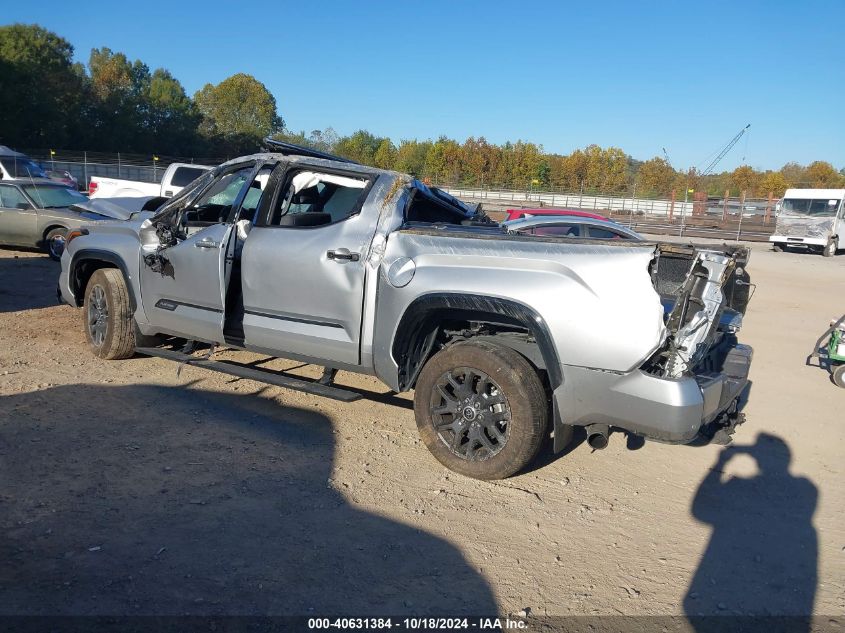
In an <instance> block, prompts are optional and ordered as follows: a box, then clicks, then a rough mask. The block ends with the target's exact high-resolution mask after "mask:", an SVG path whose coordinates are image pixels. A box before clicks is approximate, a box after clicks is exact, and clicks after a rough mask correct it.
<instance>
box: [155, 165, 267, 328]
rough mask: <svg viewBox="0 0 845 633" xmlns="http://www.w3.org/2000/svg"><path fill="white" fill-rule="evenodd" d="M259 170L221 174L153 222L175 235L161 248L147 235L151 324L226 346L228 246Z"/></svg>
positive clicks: (247, 167) (246, 168) (237, 169)
mask: <svg viewBox="0 0 845 633" xmlns="http://www.w3.org/2000/svg"><path fill="white" fill-rule="evenodd" d="M255 169H256V167H255V164H254V162H249V163H246V164H244V163H241V164H239V165H237V166H234V167H233V168H232V169H230V170H228V171H225V172H221V173H220V174H219V175H218V176H217V177H216V178H215V179H213V180H212V181H211V182H210V183H209V184H208V186H207V187H206V188H205V190H204V191H203V192H202V193H200V194H199V195H198V196H197V197H195V198H194V199H193V200H191V201H186V202H185V206H184V207H182V208H180V207H175V208H173V209H168V210H167V211H165V212H164V214H163V215H162V216H157V217H156V218H154V222H153V226H152V227H149V228H145V229H143V231H144V232H147V233H148V234H149V233H153V234H154V233H155V231H156V230H159V231H160V230H161V228H162V227H164V228H166V229H168V230H169V231H171V232H172V233H173V234H174V236H175V238H176V239H175V243H173V244H171V245H169V246H166V247H165V248H163V249H161V250H159V249H158V248H157V245H156V244H153V243H152V242H154V240H152V239H148V238H149V235H147V236H144V235H142V240H143V241H144V243H145V244H149V245H148V246H144V247H142V250H141V257H142V261H141V267H140V268H141V297H142V301H143V306H144V312H145V313H146V315H147V318H148V319H149V321H150V322H151V323H152V324H154V325H156V326H157V327H160V328H162V330H164V331H167V332H170V333H173V334H179V335H182V336H185V337H187V338H191V339H197V340H202V341H207V342H222V340H223V337H222V332H223V305H224V298H225V285H226V276H227V272H228V270H227V259H226V253H227V247H228V245H229V239H230V237H231V235H232V230H233V227H234V222H233V218H232V213H233V209H236V208H237V207H238V205H239V204H240V202H241V201H242V200H243V198H244V196H245V194H246V192H247V190H248V189H249V185H250V183H251V182H252V176H253V174H254V171H255Z"/></svg>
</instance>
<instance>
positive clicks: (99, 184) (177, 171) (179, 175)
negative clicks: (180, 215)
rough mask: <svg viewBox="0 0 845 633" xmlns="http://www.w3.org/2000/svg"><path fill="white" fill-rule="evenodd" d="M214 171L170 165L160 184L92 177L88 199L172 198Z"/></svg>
mask: <svg viewBox="0 0 845 633" xmlns="http://www.w3.org/2000/svg"><path fill="white" fill-rule="evenodd" d="M212 169H214V167H209V166H208V165H195V164H193V163H172V164H170V165H169V166H168V167H167V169H165V171H164V175H163V176H162V177H161V183H155V182H140V181H137V180H120V179H118V178H106V177H104V176H92V177H91V182H90V184H89V185H88V197H89V198H148V199H152V198H172V197H173V196H175V195H176V194H177V193H179V192H180V191H182V189H183V188H184V187H186V186H187V185H189V184H191V183H192V182H193V181H194V180H196V179H197V178H199V177H200V176H202V175H203V174H204V173H205V172H207V171H210V170H212Z"/></svg>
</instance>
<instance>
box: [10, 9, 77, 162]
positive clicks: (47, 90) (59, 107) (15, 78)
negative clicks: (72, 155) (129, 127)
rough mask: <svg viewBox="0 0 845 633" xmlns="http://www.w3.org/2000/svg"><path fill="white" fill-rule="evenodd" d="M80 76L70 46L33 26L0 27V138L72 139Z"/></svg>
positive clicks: (29, 142)
mask: <svg viewBox="0 0 845 633" xmlns="http://www.w3.org/2000/svg"><path fill="white" fill-rule="evenodd" d="M84 88H85V77H84V74H83V72H82V69H81V68H80V67H79V66H77V65H74V63H73V46H71V44H70V43H69V42H68V41H67V40H65V39H64V38H61V37H59V36H58V35H56V34H55V33H52V32H51V31H48V30H46V29H44V28H42V27H40V26H37V25H28V24H12V25H9V26H2V27H0V143H4V144H7V145H11V146H18V147H21V146H23V147H32V146H37V147H42V148H46V147H62V146H66V145H68V144H71V143H73V142H75V141H76V139H77V138H78V136H79V134H80V131H81V130H82V129H83V128H84V122H83V121H82V117H81V112H82V109H81V106H82V103H83V96H84V94H83V93H84Z"/></svg>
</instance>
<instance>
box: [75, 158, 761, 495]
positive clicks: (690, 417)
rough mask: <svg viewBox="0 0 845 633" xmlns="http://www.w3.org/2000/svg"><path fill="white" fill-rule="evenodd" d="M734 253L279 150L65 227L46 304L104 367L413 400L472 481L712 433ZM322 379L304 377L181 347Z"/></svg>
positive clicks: (426, 429) (431, 436) (721, 434)
mask: <svg viewBox="0 0 845 633" xmlns="http://www.w3.org/2000/svg"><path fill="white" fill-rule="evenodd" d="M747 256H748V253H747V251H746V250H745V249H742V248H737V247H727V246H706V247H702V246H693V245H678V244H656V243H653V242H629V241H624V242H623V241H620V240H615V241H602V240H578V239H572V238H558V237H540V236H523V235H515V234H508V233H506V232H505V231H504V230H503V229H501V228H500V227H499V226H498V225H496V224H495V223H493V222H490V221H489V220H488V219H487V218H486V217H485V216H484V214H483V213H481V212H480V210H479V209H477V208H474V207H472V206H470V205H467V204H464V203H462V202H461V201H459V200H457V199H455V198H453V197H451V196H449V195H447V194H445V193H443V192H442V191H439V190H437V189H435V188H431V187H428V186H426V185H425V184H423V183H421V182H419V181H417V180H415V179H414V178H412V177H410V176H407V175H403V174H399V173H396V172H391V171H384V170H380V169H375V168H372V167H366V166H363V165H359V164H355V163H351V162H347V161H344V160H342V159H338V158H336V157H331V156H328V155H322V154H320V153H318V152H313V151H310V150H306V149H304V148H297V147H296V146H289V145H285V144H278V145H276V146H274V147H273V151H272V152H268V153H261V154H256V155H252V156H247V157H243V158H238V159H236V160H232V161H230V162H227V163H225V164H223V165H221V166H219V167H218V168H216V169H215V170H213V171H212V172H209V173H208V174H205V175H204V176H202V177H201V178H200V179H198V180H197V181H196V182H195V183H193V184H192V185H191V186H190V187H187V188H186V189H185V190H184V191H182V192H181V193H180V194H179V195H178V196H177V197H175V198H173V199H172V200H171V201H170V202H169V203H167V204H166V205H165V206H164V207H163V208H161V209H160V210H159V211H158V212H157V213H156V214H155V215H154V216H151V214H142V216H141V217H139V218H137V219H133V220H129V221H124V222H101V223H99V224H98V225H96V226H89V227H85V226H83V227H80V228H79V229H77V230H75V231H72V232H71V233H70V234H69V235H68V241H67V246H66V249H65V252H64V254H63V256H62V270H61V276H60V280H59V293H60V295H61V298H62V299H63V300H64V301H65V302H67V303H69V304H71V305H74V306H79V307H82V308H83V310H82V316H83V319H82V320H83V326H84V329H85V334H86V337H87V340H88V343H89V345H90V348H91V350H92V351H93V353H94V354H96V355H97V356H99V357H100V358H104V359H119V358H127V357H129V356H131V355H133V353H135V352H136V351H137V352H140V353H142V354H148V355H156V356H163V357H165V358H171V359H173V360H178V361H183V362H191V363H195V364H197V365H201V366H204V367H207V368H208V369H212V370H218V371H224V372H227V373H231V374H234V375H238V376H242V377H245V378H251V379H256V380H263V381H265V382H268V383H271V384H277V385H281V386H285V387H290V388H294V389H301V390H303V391H308V392H311V393H317V394H321V395H325V396H328V397H333V398H337V399H340V400H351V399H354V398H357V397H360V394H357V393H355V392H354V391H352V390H350V389H348V388H341V387H339V386H337V385H336V384H334V383H333V378H334V373H335V372H336V371H337V370H338V369H340V370H346V371H352V372H358V373H363V374H371V375H375V376H377V377H378V378H379V379H380V380H382V381H383V382H384V383H385V384H386V385H388V386H389V387H390V389H392V390H394V391H396V392H402V391H407V390H410V389H414V390H415V394H414V411H415V417H416V422H417V427H418V430H419V433H420V436H421V437H422V439H423V440H424V442H425V444H426V446H427V447H428V448H429V450H430V451H431V452H432V453H433V454H434V456H435V457H436V458H437V459H438V460H439V461H440V462H442V463H443V464H444V465H445V466H447V467H448V468H451V469H453V470H455V471H457V472H460V473H463V474H465V475H468V476H471V477H477V478H483V479H494V478H502V477H507V476H509V475H512V474H514V473H516V472H517V471H519V470H520V469H522V468H524V467H525V466H526V465H527V464H528V463H529V462H530V461H531V460H532V459H533V458H534V457H535V455H536V454H537V452H538V450H539V449H540V447H541V445H542V444H543V442H544V441H546V440H547V439H548V437H549V435H550V434H552V435H553V438H554V448H555V449H556V450H560V449H562V448H563V447H564V446H565V445H566V444H567V443H568V442H569V441H570V440H571V438H572V436H573V430H574V427H577V426H581V427H586V434H587V437H588V442H589V443H590V445H591V446H593V447H594V448H602V447H604V445H605V444H606V443H607V437H608V433H609V431H610V429H611V428H616V429H620V430H624V431H626V432H628V433H630V434H634V435H639V436H643V437H647V438H651V439H655V440H658V441H662V442H671V443H691V442H700V441H719V442H725V441H729V439H730V438H729V435H730V434H731V433H733V432H734V429H735V427H736V425H737V424H738V423H739V422H741V421H742V414H741V413H740V412H739V407H738V402H739V397H740V395H741V393H742V392H743V389H744V387H745V385H746V383H747V376H748V370H749V366H750V362H751V349H750V348H749V347H747V346H745V345H741V344H739V343H737V339H736V332H737V330H738V329H739V327H740V325H741V323H742V314H743V313H744V310H745V305H746V303H747V301H748V297H749V288H750V282H749V278H748V275H747V273H746V271H745V263H746V260H747ZM217 345H224V346H226V347H229V348H238V349H245V350H249V351H251V352H257V353H260V354H265V355H268V356H272V357H284V358H289V359H297V360H301V361H304V362H308V363H313V364H317V365H321V366H323V367H325V368H326V369H325V371H324V374H323V378H322V379H321V380H319V381H307V380H304V379H302V378H298V377H294V376H291V375H290V374H285V373H283V372H275V371H270V370H262V369H259V368H257V367H256V365H255V363H250V364H246V363H237V362H234V361H230V360H222V361H221V360H215V359H214V357H213V355H212V354H209V353H206V354H205V355H204V356H202V357H198V356H197V355H196V350H197V349H198V348H200V347H203V348H207V347H210V351H211V352H213V351H214V347H215V346H217Z"/></svg>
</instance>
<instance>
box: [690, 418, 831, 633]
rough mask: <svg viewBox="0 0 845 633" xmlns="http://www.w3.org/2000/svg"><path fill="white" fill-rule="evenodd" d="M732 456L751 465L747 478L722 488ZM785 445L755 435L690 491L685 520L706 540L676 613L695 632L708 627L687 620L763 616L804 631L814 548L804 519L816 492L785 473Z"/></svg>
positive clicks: (774, 438) (811, 529) (725, 452)
mask: <svg viewBox="0 0 845 633" xmlns="http://www.w3.org/2000/svg"><path fill="white" fill-rule="evenodd" d="M737 455H748V456H750V457H751V458H753V459H754V460H755V461H756V463H757V470H758V473H757V474H756V475H754V476H752V477H747V478H746V477H729V478H727V480H723V477H724V473H723V471H724V470H725V467H726V465H727V464H728V462H730V461H731V459H732V458H734V457H735V456H737ZM790 461H791V453H790V450H789V446H788V445H787V444H786V442H785V441H784V440H783V439H781V438H780V437H777V436H775V435H772V434H768V433H760V434H759V435H758V437H757V441H756V443H755V444H753V445H751V446H729V447H728V448H725V449H724V450H722V452H721V453H719V458H718V460H717V461H716V464H715V465H714V466H713V468H712V470H711V471H710V472H709V473H708V475H707V476H706V477H705V479H704V481H702V482H701V485H700V486H699V488H698V491H697V493H696V496H695V498H694V500H693V503H692V514H693V516H694V517H695V518H696V519H698V520H699V521H701V522H703V523H707V524H709V525H711V526H712V528H713V532H712V534H711V537H710V542H709V543H708V545H707V549H706V550H705V552H704V554H703V556H702V559H701V562H700V564H699V566H698V569H697V570H696V572H695V575H694V576H693V579H692V582H691V583H690V586H689V589H688V591H687V595H686V597H685V599H684V612H685V613H686V614H687V616H689V617H690V618H691V622H692V624H693V625H694V626H696V628H701V627H698V626H697V623H704V624H706V626H704V627H703V628H705V629H707V630H713V629H712V625H713V624H714V623H713V622H712V620H708V619H704V620H701V619H699V620H696V619H695V616H710V615H740V614H741V615H763V616H797V617H798V618H799V620H800V618H803V617H806V627H803V628H802V627H801V626H800V622H799V626H798V627H797V628H795V622H794V621H793V622H792V627H793V628H790V631H796V630H808V628H809V626H810V615H811V614H812V612H813V602H814V599H815V591H816V582H817V557H818V543H817V537H816V531H815V528H814V527H813V523H812V519H813V514H814V512H815V509H816V501H817V498H818V491H817V489H816V486H815V485H814V484H813V483H812V482H811V481H810V480H809V479H806V478H804V477H796V476H793V475H791V474H790V473H789V464H790Z"/></svg>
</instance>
